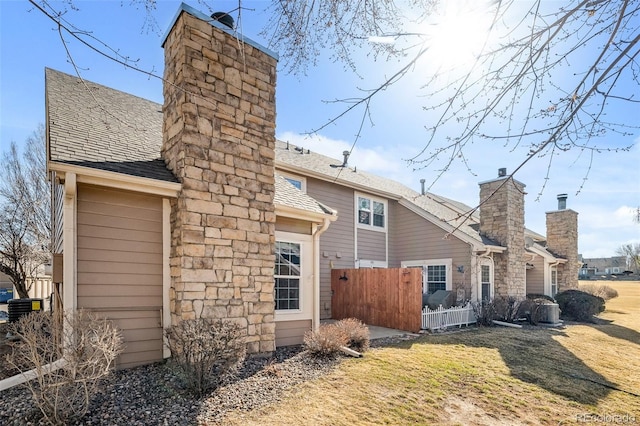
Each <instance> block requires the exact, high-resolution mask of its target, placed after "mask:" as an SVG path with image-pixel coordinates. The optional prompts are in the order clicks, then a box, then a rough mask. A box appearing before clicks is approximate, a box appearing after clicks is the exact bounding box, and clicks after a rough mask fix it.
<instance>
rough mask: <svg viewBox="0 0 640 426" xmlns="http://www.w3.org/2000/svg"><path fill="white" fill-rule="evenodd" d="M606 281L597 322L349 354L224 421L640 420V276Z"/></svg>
mask: <svg viewBox="0 0 640 426" xmlns="http://www.w3.org/2000/svg"><path fill="white" fill-rule="evenodd" d="M590 284H593V282H590ZM604 284H607V285H610V286H612V287H614V288H616V289H617V290H618V292H619V294H620V297H618V298H616V299H612V300H611V301H609V302H608V303H607V310H606V311H605V312H604V313H602V314H601V316H600V317H601V321H600V322H599V323H598V324H575V323H574V324H568V325H567V327H566V328H563V329H546V328H542V327H534V328H525V329H522V330H517V329H511V328H491V329H487V328H484V329H477V328H471V329H468V330H465V331H460V332H454V333H444V334H436V335H428V336H424V337H421V338H419V339H417V340H413V341H411V342H404V343H401V344H398V345H396V346H393V347H386V348H381V349H375V350H371V351H369V352H367V354H366V355H365V357H364V358H362V359H345V360H344V361H343V362H342V363H341V364H340V366H339V367H338V369H337V370H335V371H334V372H332V373H331V374H328V375H326V376H324V377H322V378H321V379H318V380H315V381H312V382H307V383H304V384H302V385H300V386H298V387H296V388H295V389H293V390H291V391H290V392H288V393H287V394H286V395H285V398H284V399H283V400H282V401H281V402H280V403H278V404H276V405H271V406H267V407H265V408H263V409H260V410H256V411H252V412H239V411H237V412H231V413H230V414H229V416H227V418H225V419H224V420H223V423H224V424H231V425H252V424H253V425H264V424H278V425H300V424H314V425H365V424H390V425H396V424H437V425H457V424H459V425H558V424H562V425H571V424H582V423H584V422H585V421H587V420H591V422H592V423H593V421H594V420H608V423H609V424H615V423H616V422H617V423H618V424H620V423H623V422H624V421H626V424H640V282H637V281H636V282H614V283H612V282H606V283H604ZM589 415H591V416H594V415H595V416H600V417H587V416H589ZM600 424H602V423H600Z"/></svg>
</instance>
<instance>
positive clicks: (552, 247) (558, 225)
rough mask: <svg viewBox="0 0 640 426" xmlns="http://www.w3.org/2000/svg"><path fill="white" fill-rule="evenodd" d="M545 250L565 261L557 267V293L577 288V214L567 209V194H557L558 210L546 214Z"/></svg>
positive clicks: (578, 267)
mask: <svg viewBox="0 0 640 426" xmlns="http://www.w3.org/2000/svg"><path fill="white" fill-rule="evenodd" d="M547 249H548V250H549V251H551V252H552V253H554V254H555V255H557V256H560V257H563V258H565V259H567V262H566V263H565V264H561V265H558V292H560V291H563V290H567V289H570V288H577V287H578V273H579V272H580V265H581V262H580V259H579V258H578V213H577V212H575V211H573V210H570V209H567V194H558V210H555V211H550V212H547Z"/></svg>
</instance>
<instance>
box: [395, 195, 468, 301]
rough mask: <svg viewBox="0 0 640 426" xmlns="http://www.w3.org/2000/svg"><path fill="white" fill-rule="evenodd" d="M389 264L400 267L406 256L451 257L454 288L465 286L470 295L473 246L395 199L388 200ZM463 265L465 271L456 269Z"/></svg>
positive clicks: (425, 257)
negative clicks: (446, 236) (448, 233)
mask: <svg viewBox="0 0 640 426" xmlns="http://www.w3.org/2000/svg"><path fill="white" fill-rule="evenodd" d="M389 204H390V205H389V214H390V216H391V217H390V221H389V222H390V224H389V226H390V229H389V267H390V268H398V267H400V263H401V262H402V261H405V260H429V259H452V263H453V276H452V285H453V290H454V291H455V290H457V289H458V288H464V289H465V297H466V298H469V297H470V296H471V281H470V280H471V277H470V274H471V273H472V271H471V248H470V246H469V244H467V243H465V242H464V241H461V240H459V239H458V238H456V237H453V236H449V237H448V238H445V235H446V232H445V231H444V230H442V228H440V227H438V226H436V225H434V224H432V223H431V222H429V221H428V220H426V219H424V218H422V217H420V216H418V215H417V214H415V213H413V212H412V211H409V210H408V209H406V208H405V207H403V206H401V205H399V204H398V203H397V202H395V201H392V202H390V203H389ZM460 265H463V266H464V270H465V271H466V272H465V273H464V274H462V273H459V272H457V267H458V266H460Z"/></svg>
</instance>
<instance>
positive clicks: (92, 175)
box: [47, 161, 182, 198]
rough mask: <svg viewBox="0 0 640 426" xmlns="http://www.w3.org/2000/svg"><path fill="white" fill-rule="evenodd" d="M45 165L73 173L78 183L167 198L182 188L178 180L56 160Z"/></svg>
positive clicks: (62, 171) (58, 170)
mask: <svg viewBox="0 0 640 426" xmlns="http://www.w3.org/2000/svg"><path fill="white" fill-rule="evenodd" d="M47 167H48V169H49V170H50V171H54V172H56V173H58V174H66V173H74V174H75V175H76V181H77V182H78V183H84V184H90V185H99V186H106V187H110V188H117V189H125V190H130V191H137V192H143V193H146V194H153V195H160V196H163V197H169V198H176V197H177V196H178V193H179V192H180V190H181V189H182V184H180V183H178V182H167V181H163V180H158V179H151V178H144V177H139V176H131V175H126V174H123V173H117V172H112V171H106V170H100V169H94V168H91V167H84V166H78V165H75V164H67V163H60V162H57V161H47Z"/></svg>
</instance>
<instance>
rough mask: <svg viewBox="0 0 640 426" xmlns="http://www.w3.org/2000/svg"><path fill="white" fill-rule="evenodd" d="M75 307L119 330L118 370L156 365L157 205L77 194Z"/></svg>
mask: <svg viewBox="0 0 640 426" xmlns="http://www.w3.org/2000/svg"><path fill="white" fill-rule="evenodd" d="M77 238H78V240H77V247H78V248H77V250H78V267H77V268H78V269H77V276H78V307H79V308H87V309H91V310H93V311H95V312H97V313H99V314H100V315H102V316H105V317H107V318H109V319H112V320H113V321H114V322H115V323H116V324H117V325H118V326H119V327H120V328H121V330H122V332H123V336H124V340H125V345H126V348H125V352H124V353H123V354H122V355H121V356H120V358H119V359H118V366H119V367H120V368H126V367H133V366H135V365H140V364H147V363H150V362H155V361H159V360H162V324H161V316H162V312H161V311H162V200H161V199H160V198H158V197H151V196H146V195H142V194H137V193H132V192H126V191H117V190H110V189H102V188H96V187H91V186H79V188H78V237H77Z"/></svg>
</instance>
